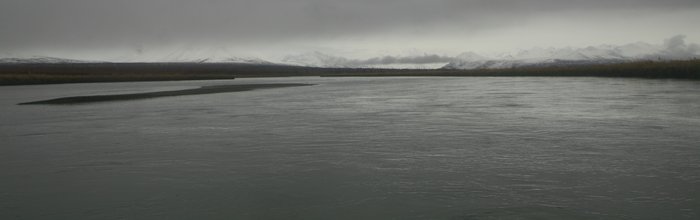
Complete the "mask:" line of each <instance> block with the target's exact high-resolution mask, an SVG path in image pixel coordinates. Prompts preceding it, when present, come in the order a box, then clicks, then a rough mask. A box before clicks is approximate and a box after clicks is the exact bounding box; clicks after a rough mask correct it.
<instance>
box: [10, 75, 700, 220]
mask: <svg viewBox="0 0 700 220" xmlns="http://www.w3.org/2000/svg"><path fill="white" fill-rule="evenodd" d="M255 83H312V84H316V85H314V86H305V87H289V88H277V89H266V90H254V91H246V92H232V93H221V94H209V95H193V96H178V97H167V98H157V99H145V100H134V101H122V102H104V103H95V104H82V105H22V106H20V105H16V104H17V103H22V102H30V101H38V100H44V99H50V98H59V97H67V96H80V95H96V94H119V93H134V92H151V91H163V90H179V89H190V88H196V87H199V86H205V85H230V84H255ZM698 218H700V82H697V81H695V82H693V81H690V82H688V81H676V80H647V79H615V78H517V77H515V78H270V79H236V80H224V81H180V82H140V83H91V84H65V85H39V86H6V87H0V219H698Z"/></svg>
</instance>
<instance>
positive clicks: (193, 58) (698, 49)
mask: <svg viewBox="0 0 700 220" xmlns="http://www.w3.org/2000/svg"><path fill="white" fill-rule="evenodd" d="M5 57H12V56H8V55H5ZM699 57H700V46H699V45H697V44H692V43H691V44H686V42H685V41H684V36H682V35H679V36H675V37H672V38H669V39H667V40H666V41H665V42H664V43H663V44H649V43H642V42H638V43H631V44H625V45H617V46H616V45H600V46H590V47H583V48H573V47H565V48H551V47H550V48H532V49H527V50H519V51H515V52H510V53H501V54H495V55H484V54H477V53H474V52H465V53H462V54H459V55H456V56H446V55H437V54H428V53H420V52H416V51H414V52H412V53H409V55H398V56H390V55H385V56H375V57H364V58H347V57H343V56H338V55H335V54H327V53H323V52H319V51H311V52H304V53H297V54H292V55H287V56H284V57H281V58H277V59H275V58H271V59H262V58H258V57H250V56H238V54H235V53H233V52H232V51H230V50H229V49H227V48H226V47H209V48H207V47H196V46H187V45H185V46H179V47H175V48H174V49H173V48H171V49H168V50H166V49H153V50H149V49H144V48H136V49H135V50H132V51H122V52H121V53H118V54H112V55H109V56H106V55H105V57H101V58H100V59H101V60H105V61H108V62H180V63H247V64H260V65H294V66H307V67H331V68H400V69H439V68H444V69H493V68H513V67H525V66H569V65H586V64H602V63H620V62H630V61H640V60H686V59H695V58H699ZM87 62H93V61H82V60H75V59H62V58H55V57H38V56H35V57H26V58H2V57H1V56H0V63H87Z"/></svg>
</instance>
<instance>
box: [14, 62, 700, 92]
mask: <svg viewBox="0 0 700 220" xmlns="http://www.w3.org/2000/svg"><path fill="white" fill-rule="evenodd" d="M412 76H416V77H619V78H651V79H686V80H700V60H697V59H696V60H685V61H638V62H629V63H614V64H596V65H571V66H539V67H538V66H533V67H518V68H506V69H472V70H456V69H372V68H320V67H301V66H284V65H272V64H267V65H258V64H240V63H64V64H0V86H11V85H39V84H66V83H106V82H144V81H182V80H227V79H228V80H230V79H236V78H267V77H412Z"/></svg>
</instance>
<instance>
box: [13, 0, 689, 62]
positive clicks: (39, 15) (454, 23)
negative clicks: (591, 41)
mask: <svg viewBox="0 0 700 220" xmlns="http://www.w3.org/2000/svg"><path fill="white" fill-rule="evenodd" d="M0 4H1V7H0V51H21V50H24V49H36V50H40V49H47V50H50V49H56V48H58V49H66V48H68V49H71V48H73V49H93V50H100V49H109V48H112V47H141V46H143V45H146V46H152V45H167V44H172V43H182V42H185V43H190V42H194V43H201V42H204V43H207V42H209V43H224V42H225V43H234V44H249V43H258V44H263V43H266V42H280V41H291V40H304V39H307V40H308V39H311V40H314V39H321V40H323V39H335V38H339V37H347V36H365V35H368V34H381V33H382V32H386V31H392V30H409V31H416V32H425V31H430V30H431V28H434V27H436V26H447V27H452V28H455V29H460V30H470V31H474V32H477V31H479V30H487V29H493V28H498V27H501V26H507V25H518V24H520V22H522V21H523V20H527V19H528V18H530V17H533V16H537V15H539V14H542V13H551V12H565V11H569V10H577V11H592V12H595V11H599V10H618V9H619V10H655V11H672V10H677V9H684V10H688V9H698V8H700V1H697V0H667V1H658V0H616V1H613V0H518V1H512V0H434V1H424V0H352V1H349V0H234V1H231V0H201V1H191V0H119V1H110V0H60V1H57V0H5V1H3V2H2V3H0ZM378 62H380V61H378Z"/></svg>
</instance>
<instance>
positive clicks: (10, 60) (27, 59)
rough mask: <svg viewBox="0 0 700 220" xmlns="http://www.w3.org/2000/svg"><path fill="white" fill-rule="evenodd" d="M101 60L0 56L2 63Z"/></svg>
mask: <svg viewBox="0 0 700 220" xmlns="http://www.w3.org/2000/svg"><path fill="white" fill-rule="evenodd" d="M96 62H99V61H85V60H74V59H64V58H56V57H41V56H32V57H22V58H0V63H96Z"/></svg>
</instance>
